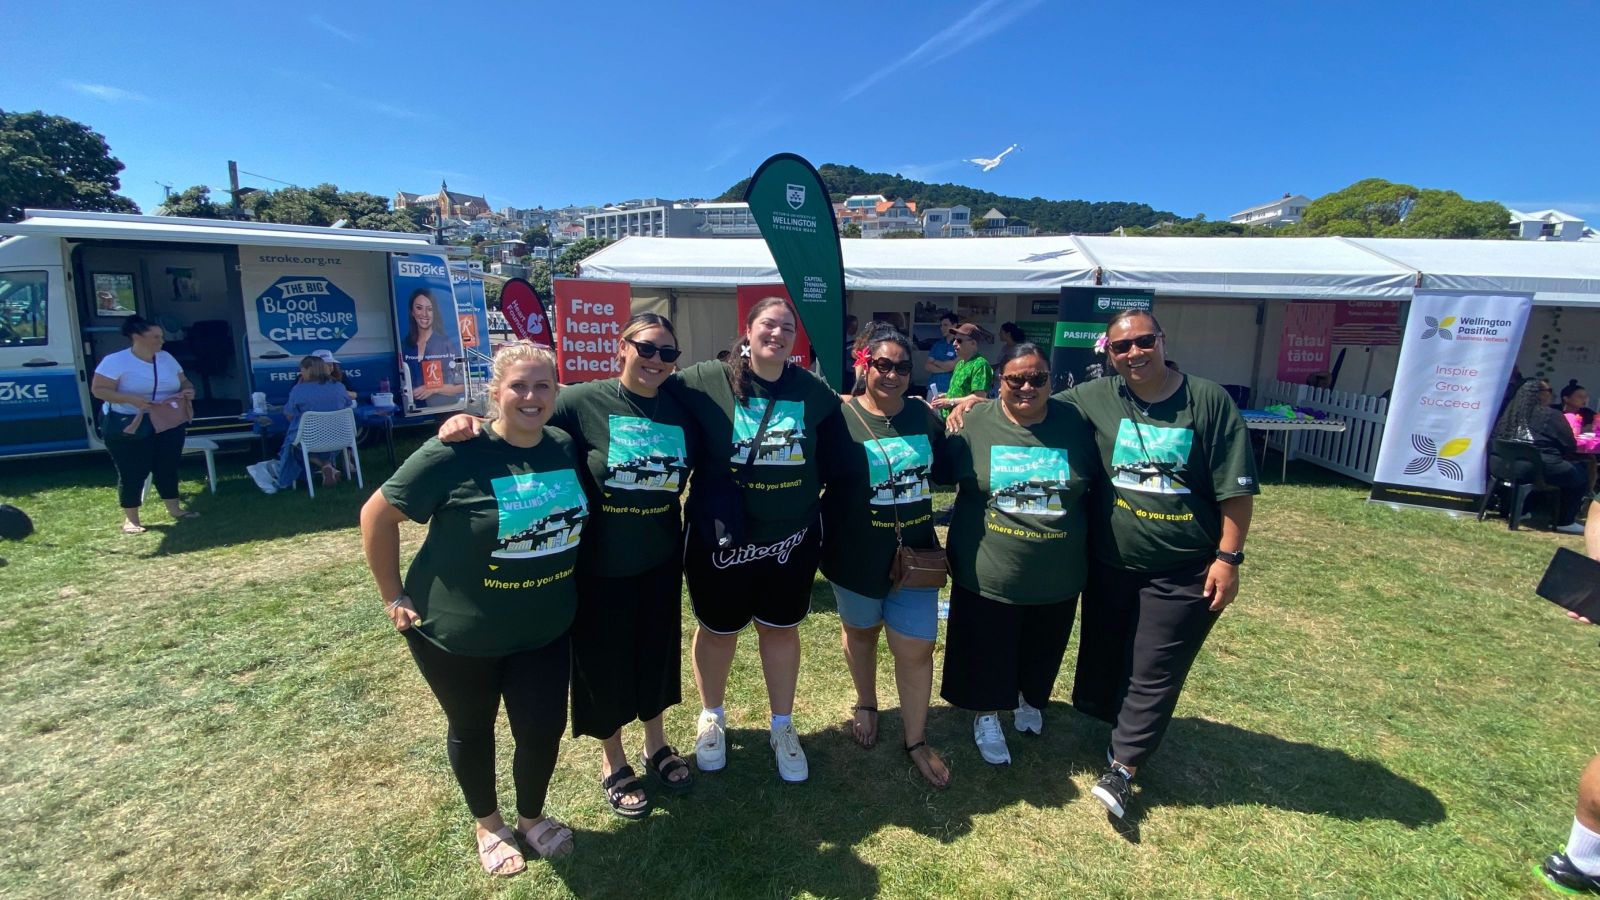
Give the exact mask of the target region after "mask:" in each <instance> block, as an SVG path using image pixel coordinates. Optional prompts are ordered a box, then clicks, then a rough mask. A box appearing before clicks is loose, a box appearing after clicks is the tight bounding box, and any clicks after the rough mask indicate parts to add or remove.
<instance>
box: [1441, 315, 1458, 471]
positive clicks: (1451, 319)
mask: <svg viewBox="0 0 1600 900" xmlns="http://www.w3.org/2000/svg"><path fill="white" fill-rule="evenodd" d="M1455 323H1456V317H1455V316H1445V317H1444V321H1443V322H1440V323H1439V327H1440V328H1449V327H1450V326H1451V325H1454V324H1455ZM1445 455H1446V456H1449V455H1450V454H1448V453H1447V454H1445Z"/></svg>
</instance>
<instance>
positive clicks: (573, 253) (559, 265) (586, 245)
mask: <svg viewBox="0 0 1600 900" xmlns="http://www.w3.org/2000/svg"><path fill="white" fill-rule="evenodd" d="M611 243H612V241H611V239H610V238H598V237H587V238H583V239H582V240H577V241H573V242H572V243H570V244H568V245H567V249H565V250H563V251H561V255H560V256H558V257H556V264H555V274H556V275H557V276H560V277H563V278H576V277H578V274H579V268H578V267H579V264H580V263H582V262H583V261H584V260H586V259H588V258H589V257H590V256H593V255H594V254H595V253H596V252H597V251H599V250H600V249H602V248H604V247H606V246H608V245H610V244H611Z"/></svg>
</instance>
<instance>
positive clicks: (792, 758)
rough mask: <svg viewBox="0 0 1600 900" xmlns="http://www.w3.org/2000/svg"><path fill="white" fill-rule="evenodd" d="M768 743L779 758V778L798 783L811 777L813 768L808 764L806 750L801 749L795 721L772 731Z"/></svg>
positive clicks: (774, 754)
mask: <svg viewBox="0 0 1600 900" xmlns="http://www.w3.org/2000/svg"><path fill="white" fill-rule="evenodd" d="M768 743H769V744H771V745H772V754H773V756H775V757H776V758H777V760H778V777H779V778H782V779H783V780H784V781H787V782H789V783H790V784H798V783H799V782H802V781H805V780H806V779H807V778H809V777H811V769H810V767H809V766H807V765H806V752H805V751H804V750H801V749H800V735H798V734H796V733H795V730H794V723H793V722H790V723H788V724H787V725H784V726H783V727H782V728H779V729H778V730H777V731H774V732H772V737H771V738H770V739H769V740H768Z"/></svg>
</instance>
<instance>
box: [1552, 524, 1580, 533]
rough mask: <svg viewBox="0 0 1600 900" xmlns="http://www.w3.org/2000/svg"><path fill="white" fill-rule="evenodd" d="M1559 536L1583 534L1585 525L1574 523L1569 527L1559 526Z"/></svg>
mask: <svg viewBox="0 0 1600 900" xmlns="http://www.w3.org/2000/svg"><path fill="white" fill-rule="evenodd" d="M1556 533H1557V534H1583V523H1581V522H1572V523H1570V524H1567V525H1557V526H1556Z"/></svg>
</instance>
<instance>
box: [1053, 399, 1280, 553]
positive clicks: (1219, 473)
mask: <svg viewBox="0 0 1600 900" xmlns="http://www.w3.org/2000/svg"><path fill="white" fill-rule="evenodd" d="M1056 396H1057V397H1058V398H1063V399H1065V400H1067V401H1068V402H1070V403H1073V404H1075V405H1076V406H1077V407H1078V408H1079V409H1080V410H1082V411H1083V414H1084V416H1085V417H1087V418H1088V420H1089V422H1090V423H1091V424H1092V425H1093V426H1094V433H1095V442H1096V443H1097V444H1098V445H1099V448H1100V461H1101V465H1102V466H1103V467H1104V470H1105V474H1106V479H1107V483H1108V484H1109V486H1110V490H1107V491H1097V492H1096V496H1095V529H1094V539H1093V540H1092V541H1091V548H1092V550H1093V552H1094V555H1095V558H1096V559H1098V560H1100V561H1101V562H1104V563H1106V564H1107V565H1111V566H1116V567H1118V568H1122V569H1129V570H1132V571H1136V572H1161V571H1165V570H1167V569H1174V568H1177V567H1178V566H1181V565H1184V564H1185V563H1190V562H1194V561H1196V560H1200V559H1209V558H1210V557H1212V556H1213V555H1215V554H1216V552H1217V545H1218V542H1220V541H1221V540H1222V509H1221V507H1220V506H1219V505H1218V502H1219V501H1221V500H1226V499H1227V498H1229V497H1243V496H1246V495H1250V494H1258V493H1260V492H1261V488H1260V486H1259V485H1257V484H1256V466H1255V459H1254V457H1253V456H1252V454H1251V452H1250V432H1249V431H1248V430H1246V428H1245V425H1244V419H1243V417H1241V416H1240V415H1239V409H1238V407H1236V406H1234V404H1233V399H1232V398H1231V397H1229V396H1228V393H1227V392H1226V391H1224V390H1223V389H1222V387H1221V386H1220V385H1218V384H1217V383H1215V382H1212V381H1207V380H1206V379H1204V378H1196V377H1194V376H1193V375H1185V376H1184V379H1183V384H1182V385H1181V386H1179V388H1178V390H1177V391H1176V392H1175V393H1173V395H1172V396H1171V397H1168V398H1167V399H1165V400H1162V401H1160V402H1159V403H1155V404H1152V405H1151V406H1150V407H1149V410H1148V411H1146V409H1145V405H1144V403H1143V402H1142V401H1140V400H1139V399H1138V397H1136V396H1135V395H1134V394H1133V392H1132V391H1131V390H1129V389H1128V388H1127V387H1126V384H1125V382H1124V381H1123V380H1122V376H1120V375H1112V376H1110V377H1107V378H1098V379H1095V380H1094V381H1088V382H1085V383H1083V384H1080V385H1078V386H1077V387H1074V388H1072V389H1070V390H1067V391H1064V392H1062V393H1060V394H1057V395H1056Z"/></svg>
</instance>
